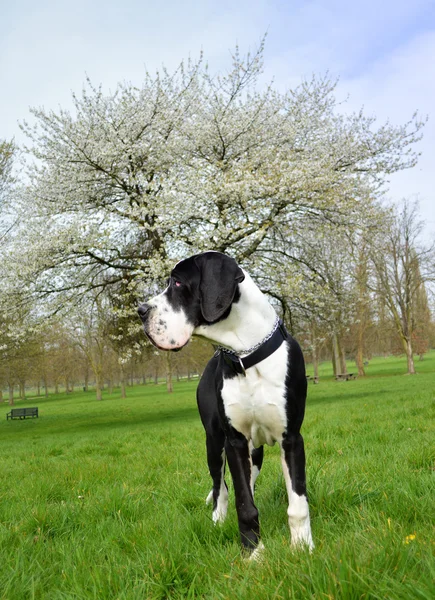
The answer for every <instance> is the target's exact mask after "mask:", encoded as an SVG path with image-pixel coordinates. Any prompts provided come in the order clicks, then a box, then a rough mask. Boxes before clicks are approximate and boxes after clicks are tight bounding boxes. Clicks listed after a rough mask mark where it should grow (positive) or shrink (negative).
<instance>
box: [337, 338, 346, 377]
mask: <svg viewBox="0 0 435 600" xmlns="http://www.w3.org/2000/svg"><path fill="white" fill-rule="evenodd" d="M337 347H338V357H339V364H340V373H341V374H342V375H346V373H347V366H346V356H345V353H344V348H343V346H342V344H341V340H340V338H339V337H337Z"/></svg>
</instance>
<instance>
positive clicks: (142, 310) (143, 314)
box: [137, 303, 152, 323]
mask: <svg viewBox="0 0 435 600" xmlns="http://www.w3.org/2000/svg"><path fill="white" fill-rule="evenodd" d="M151 309H152V306H151V305H150V304H147V303H145V304H141V305H140V306H139V308H138V309H137V312H138V314H139V316H140V318H141V319H142V321H143V322H144V323H145V322H146V320H147V318H148V315H149V313H150V311H151Z"/></svg>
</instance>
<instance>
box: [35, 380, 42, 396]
mask: <svg viewBox="0 0 435 600" xmlns="http://www.w3.org/2000/svg"><path fill="white" fill-rule="evenodd" d="M36 390H37V392H36V395H37V396H40V395H41V382H40V381H39V379H38V383H37V384H36Z"/></svg>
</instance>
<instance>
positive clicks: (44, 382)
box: [42, 375, 48, 398]
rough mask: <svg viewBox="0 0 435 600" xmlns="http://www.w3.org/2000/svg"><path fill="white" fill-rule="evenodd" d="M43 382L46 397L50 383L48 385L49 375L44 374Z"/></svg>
mask: <svg viewBox="0 0 435 600" xmlns="http://www.w3.org/2000/svg"><path fill="white" fill-rule="evenodd" d="M42 383H43V385H44V390H45V393H44V395H45V397H46V398H48V385H47V377H46V376H45V375H44V377H43V379H42Z"/></svg>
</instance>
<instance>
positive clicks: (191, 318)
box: [138, 252, 245, 350]
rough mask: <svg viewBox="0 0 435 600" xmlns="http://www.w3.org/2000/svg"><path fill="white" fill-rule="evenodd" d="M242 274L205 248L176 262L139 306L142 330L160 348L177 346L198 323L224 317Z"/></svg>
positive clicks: (228, 259) (230, 262)
mask: <svg viewBox="0 0 435 600" xmlns="http://www.w3.org/2000/svg"><path fill="white" fill-rule="evenodd" d="M244 278H245V275H244V273H243V271H242V269H241V268H240V267H239V266H238V264H237V263H236V261H235V260H234V259H233V258H231V257H229V256H226V255H225V254H221V253H220V252H204V253H202V254H197V255H195V256H191V257H190V258H187V259H186V260H182V261H181V262H179V263H178V264H177V265H176V266H175V267H174V269H173V270H172V272H171V276H170V278H169V283H168V287H167V288H166V289H165V290H164V291H163V292H162V293H161V294H159V295H158V296H155V297H154V298H151V299H150V300H148V302H146V303H145V304H142V305H140V306H139V309H138V312H139V316H140V318H141V319H142V322H143V325H144V329H145V333H146V334H147V336H148V338H149V339H150V340H151V342H152V343H153V344H154V345H155V346H157V348H160V349H161V350H180V348H182V347H183V346H185V345H186V344H187V342H188V341H189V340H190V338H191V336H192V334H193V332H194V330H195V329H196V328H197V327H199V326H200V325H212V324H214V323H217V322H218V321H220V320H222V319H224V318H226V316H227V315H228V314H229V312H230V310H231V305H232V303H233V302H235V301H237V300H238V284H239V283H241V282H242V281H243V280H244Z"/></svg>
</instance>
